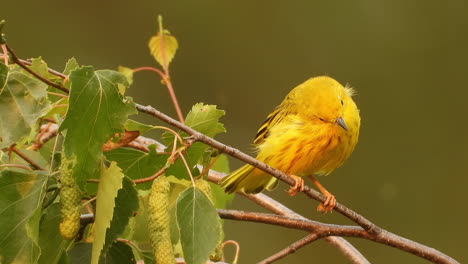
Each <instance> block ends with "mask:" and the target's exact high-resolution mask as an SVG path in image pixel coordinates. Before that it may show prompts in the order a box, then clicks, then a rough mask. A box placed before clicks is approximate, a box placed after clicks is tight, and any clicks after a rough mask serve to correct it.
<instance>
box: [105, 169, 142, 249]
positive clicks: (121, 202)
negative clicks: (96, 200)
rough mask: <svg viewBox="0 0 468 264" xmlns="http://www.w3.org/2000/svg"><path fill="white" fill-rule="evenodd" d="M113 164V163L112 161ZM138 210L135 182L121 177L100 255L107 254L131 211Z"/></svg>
mask: <svg viewBox="0 0 468 264" xmlns="http://www.w3.org/2000/svg"><path fill="white" fill-rule="evenodd" d="M114 164H115V163H114ZM137 210H138V196H137V191H136V189H135V184H134V183H133V182H132V181H131V180H130V179H129V178H127V177H125V178H124V179H123V187H122V189H120V190H119V192H118V193H117V197H116V198H115V208H114V216H113V217H112V221H111V223H110V227H109V228H108V229H107V231H106V242H105V244H104V248H103V250H102V251H101V255H105V254H107V250H108V249H109V247H110V246H111V245H112V243H114V241H115V239H117V236H119V235H120V234H122V232H123V231H124V230H125V227H126V226H127V224H128V222H129V220H130V218H131V217H133V213H134V212H136V211H137Z"/></svg>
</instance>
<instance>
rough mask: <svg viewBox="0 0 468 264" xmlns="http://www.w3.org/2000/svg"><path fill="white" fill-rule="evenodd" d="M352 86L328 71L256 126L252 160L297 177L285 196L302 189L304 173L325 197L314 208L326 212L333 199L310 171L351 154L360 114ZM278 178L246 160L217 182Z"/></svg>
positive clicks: (251, 184)
mask: <svg viewBox="0 0 468 264" xmlns="http://www.w3.org/2000/svg"><path fill="white" fill-rule="evenodd" d="M352 95H353V90H352V89H351V88H349V87H343V86H342V85H341V84H340V83H338V82H337V81H335V80H334V79H332V78H330V77H327V76H320V77H315V78H311V79H309V80H307V81H306V82H304V83H303V84H301V85H299V86H297V87H296V88H294V89H293V90H292V91H291V92H290V93H289V94H288V95H287V96H286V98H285V99H284V100H283V102H282V103H281V104H280V105H279V106H278V107H277V108H276V109H275V110H274V111H273V112H272V113H271V114H270V115H269V116H268V118H267V119H266V121H265V122H264V123H263V125H262V126H261V127H260V129H259V130H258V133H257V136H256V138H255V141H254V143H255V145H256V146H257V148H258V155H257V159H258V160H260V161H263V162H264V163H266V164H268V165H270V166H272V167H273V168H276V169H278V170H280V171H282V172H284V173H286V174H288V175H290V176H291V177H294V178H295V179H296V183H297V184H296V186H294V187H291V189H290V192H289V193H290V195H294V194H295V193H296V191H298V190H299V191H302V187H303V180H302V178H300V177H298V176H308V177H309V178H310V179H311V180H312V181H313V183H314V184H315V185H317V187H318V188H319V189H320V191H321V192H322V193H323V194H324V195H325V196H327V201H325V202H324V203H322V204H321V205H319V207H318V210H320V211H325V212H327V211H330V210H332V209H333V207H334V206H335V203H336V200H335V198H334V196H333V195H331V194H330V193H329V192H328V191H326V189H325V188H323V187H322V186H321V185H320V183H319V182H318V181H317V180H316V179H315V178H314V177H313V175H327V174H330V173H331V172H332V171H333V170H334V169H336V168H338V167H339V166H341V165H342V164H343V162H344V161H345V160H346V159H347V158H348V157H349V155H351V153H352V152H353V150H354V147H355V145H356V143H357V141H358V136H359V126H360V117H359V110H358V109H357V107H356V104H355V103H354V101H353V99H352V98H351V96H352ZM276 185H277V179H276V178H274V177H272V176H270V175H268V174H266V173H265V172H263V171H261V170H259V169H256V168H254V167H252V166H251V165H245V166H243V167H241V168H240V169H238V170H236V171H234V172H233V173H232V174H231V175H229V176H227V177H226V178H224V179H223V180H222V181H221V186H222V187H224V188H225V190H226V192H228V193H232V192H236V191H243V192H245V193H258V192H261V191H263V190H264V189H268V190H271V189H273V188H274V187H275V186H276Z"/></svg>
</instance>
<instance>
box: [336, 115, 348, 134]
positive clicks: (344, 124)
mask: <svg viewBox="0 0 468 264" xmlns="http://www.w3.org/2000/svg"><path fill="white" fill-rule="evenodd" d="M336 123H337V124H338V125H339V126H340V127H342V128H344V130H346V131H348V127H347V126H346V123H345V121H344V119H343V118H342V117H338V118H337V119H336Z"/></svg>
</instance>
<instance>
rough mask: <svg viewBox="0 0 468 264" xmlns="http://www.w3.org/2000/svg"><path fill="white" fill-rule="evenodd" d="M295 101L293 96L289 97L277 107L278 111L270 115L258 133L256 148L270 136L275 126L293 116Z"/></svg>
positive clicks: (255, 141)
mask: <svg viewBox="0 0 468 264" xmlns="http://www.w3.org/2000/svg"><path fill="white" fill-rule="evenodd" d="M292 106H293V101H292V98H291V96H288V97H286V98H285V99H284V101H283V102H282V103H281V104H280V105H279V106H278V107H276V109H275V110H274V111H273V112H272V113H271V114H269V115H268V117H267V119H266V120H265V121H264V122H263V124H262V125H261V126H260V128H259V129H258V131H257V135H256V136H255V140H254V144H255V145H256V146H258V145H260V144H262V143H263V142H264V141H265V139H266V138H267V137H268V136H269V134H270V133H269V132H270V130H271V128H272V127H273V126H275V125H276V124H278V123H279V122H281V120H283V119H284V118H285V117H286V116H288V115H290V114H293V109H294V108H293V107H292Z"/></svg>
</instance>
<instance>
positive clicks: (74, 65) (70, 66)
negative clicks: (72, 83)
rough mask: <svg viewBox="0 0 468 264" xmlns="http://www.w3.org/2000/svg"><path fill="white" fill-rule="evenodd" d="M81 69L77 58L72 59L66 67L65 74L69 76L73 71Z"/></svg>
mask: <svg viewBox="0 0 468 264" xmlns="http://www.w3.org/2000/svg"><path fill="white" fill-rule="evenodd" d="M78 67H80V65H79V64H78V62H77V61H76V59H75V58H71V59H69V60H68V61H67V64H66V65H65V69H64V70H63V74H65V75H69V74H70V73H71V72H72V71H73V70H75V69H77V68H78Z"/></svg>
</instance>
